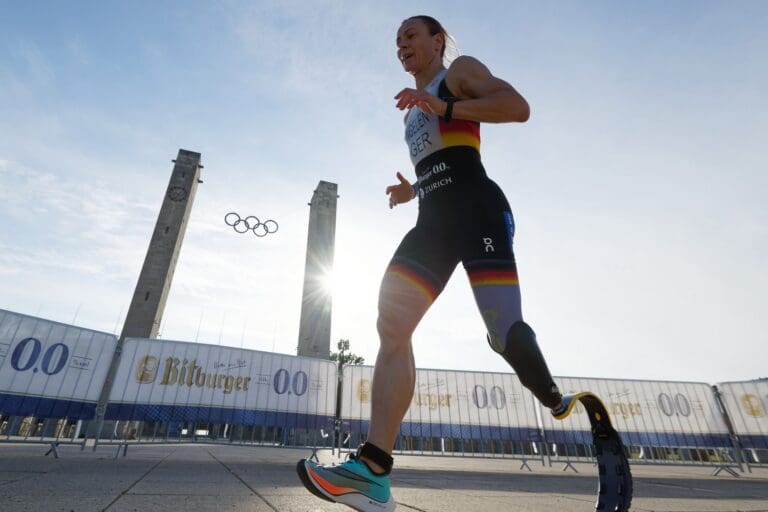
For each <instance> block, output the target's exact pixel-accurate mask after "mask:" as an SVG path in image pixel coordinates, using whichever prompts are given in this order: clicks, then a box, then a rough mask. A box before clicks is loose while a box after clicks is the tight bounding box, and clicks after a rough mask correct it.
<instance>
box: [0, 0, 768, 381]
mask: <svg viewBox="0 0 768 512" xmlns="http://www.w3.org/2000/svg"><path fill="white" fill-rule="evenodd" d="M414 14H430V15H432V16H434V17H436V18H437V19H439V20H440V21H441V22H442V23H443V24H444V26H445V27H446V29H447V30H448V31H449V32H450V33H451V34H452V35H453V37H454V38H455V39H456V41H457V43H458V48H459V50H460V52H461V53H462V54H465V55H471V56H474V57H476V58H478V59H480V60H481V61H482V62H483V63H485V64H486V65H487V66H488V67H489V69H490V70H491V72H492V73H493V74H494V75H495V76H498V77H500V78H502V79H504V80H506V81H508V82H510V83H511V84H512V85H513V86H514V87H515V88H516V89H517V90H518V91H519V92H520V93H521V94H523V96H524V97H525V98H526V99H527V100H528V102H529V104H530V105H531V119H530V120H529V121H528V122H527V123H524V124H501V125H491V124H484V125H483V126H482V127H481V138H482V149H481V151H482V157H483V162H484V165H485V167H486V169H487V171H488V173H489V175H490V176H491V177H492V178H493V179H494V180H495V181H496V182H497V183H498V184H499V185H500V186H501V188H502V189H503V190H504V191H505V193H506V195H507V197H508V200H509V202H510V203H511V205H512V209H513V212H514V215H515V221H516V227H517V231H516V236H515V252H516V258H517V262H518V270H519V273H520V282H521V288H522V294H523V312H524V315H525V318H526V320H527V321H528V323H529V324H531V326H532V327H533V328H534V329H535V330H536V332H537V335H538V339H539V343H540V346H541V348H542V350H543V352H544V354H545V356H546V358H547V360H548V363H549V366H550V369H551V371H552V373H553V374H554V375H561V376H579V377H606V378H630V379H654V380H656V379H657V380H684V381H702V382H708V383H716V382H724V381H730V380H746V379H753V378H759V377H766V376H768V371H766V361H768V329H766V327H765V323H766V320H768V314H766V311H767V310H768V308H767V306H768V300H767V299H766V290H768V266H767V265H766V262H767V261H768V260H767V259H766V254H768V201H766V200H765V195H766V191H767V190H768V166H767V165H766V164H767V163H768V157H766V151H765V148H766V141H768V116H766V113H768V95H766V93H765V91H768V59H766V58H765V56H766V54H768V31H766V30H765V27H766V26H768V3H766V2H761V1H740V2H728V1H719V2H711V1H683V0H681V1H677V2H666V1H629V2H610V1H584V2H566V1H557V2H552V1H528V2H507V1H503V2H502V1H482V0H480V1H475V2H469V3H468V2H455V1H446V0H441V1H425V2H412V1H411V2H405V1H400V0H396V1H392V2H373V1H355V2H352V1H330V0H328V1H259V2H244V1H243V2H236V1H206V2H196V1H183V2H182V1H175V2H172V1H151V2H150V1H131V2H98V1H79V2H67V3H63V2H41V1H35V0H32V1H29V2H10V1H5V2H0V308H4V309H9V310H12V311H16V312H20V313H25V314H29V315H33V316H39V317H42V318H47V319H51V320H56V321H61V322H65V323H72V324H75V325H79V326H82V327H87V328H91V329H97V330H102V331H106V332H111V333H117V334H119V331H120V329H121V327H122V322H123V320H124V318H125V314H126V312H127V308H128V304H129V302H130V299H131V296H132V294H133V289H134V287H135V285H136V280H137V278H138V275H139V271H140V270H141V265H142V263H143V260H144V256H145V253H146V250H147V246H148V243H149V240H150V237H151V234H152V230H153V228H154V223H155V220H156V218H157V213H158V212H159V208H160V205H161V203H162V200H163V195H164V192H165V189H166V187H167V183H168V179H169V177H170V173H171V171H172V169H173V164H172V162H171V160H172V159H174V158H175V157H176V154H177V152H178V150H179V149H180V148H183V149H187V150H190V151H196V152H200V153H201V154H202V163H203V165H204V169H203V171H202V179H203V181H204V183H202V184H201V185H200V186H199V188H198V191H197V196H196V198H195V203H194V207H193V211H192V214H191V217H190V222H189V225H188V228H187V232H186V236H185V238H184V244H183V247H182V250H181V253H180V257H179V261H178V264H177V267H176V272H175V275H174V279H173V285H172V288H171V292H170V295H169V297H168V302H167V307H166V309H165V314H164V317H163V322H162V324H161V329H160V337H162V338H165V339H174V340H182V341H193V342H195V341H197V342H206V343H214V344H222V345H227V346H235V347H245V348H252V349H257V350H266V351H272V352H279V353H286V354H295V352H296V346H297V340H298V327H299V315H300V307H301V292H302V283H303V273H304V258H305V250H306V242H307V222H308V218H309V207H308V205H307V203H308V202H309V200H310V199H311V197H312V192H313V190H314V189H315V187H316V186H317V184H318V182H319V181H320V180H325V181H331V182H334V183H337V184H338V187H339V196H340V197H339V199H338V213H337V225H336V230H337V231H336V252H335V262H334V276H333V281H334V289H333V322H332V333H331V340H332V345H333V344H335V342H336V341H337V340H338V339H341V338H344V339H349V340H350V343H351V348H352V351H353V352H355V353H357V354H359V355H362V356H363V357H364V358H365V360H366V362H367V363H371V364H372V363H373V362H374V360H375V356H376V351H377V349H378V338H377V334H376V329H375V323H376V314H377V313H376V303H377V293H378V285H379V282H380V280H381V277H382V275H383V272H384V269H385V268H386V265H387V263H388V261H389V259H390V258H391V256H392V253H393V252H394V250H395V248H396V247H397V245H398V244H399V242H400V240H401V238H402V236H403V235H404V234H405V233H406V232H407V231H408V230H409V229H410V228H411V227H412V226H413V224H414V223H415V220H416V214H417V205H416V203H415V202H412V203H409V204H406V205H402V206H399V207H397V208H395V209H393V210H390V209H388V207H387V197H386V195H385V193H384V189H385V188H386V186H387V185H390V184H393V183H396V180H395V172H396V171H402V172H403V173H404V174H405V175H406V176H408V177H409V178H410V179H411V180H413V179H414V173H413V169H412V166H411V164H410V160H409V157H408V152H407V148H406V145H405V143H404V140H403V136H404V129H403V114H402V112H400V111H399V110H397V109H396V108H395V101H394V100H393V97H394V95H395V94H396V93H397V92H398V91H399V90H401V89H402V88H404V87H411V86H413V78H412V77H411V76H410V75H408V74H407V73H405V72H404V71H403V70H402V68H401V66H400V64H399V63H398V61H397V59H396V54H395V53H396V47H395V33H396V31H397V28H398V27H399V24H400V22H401V21H402V20H403V19H405V18H407V17H409V16H411V15H414ZM232 211H234V212H239V213H241V214H243V215H256V216H258V217H259V218H261V219H274V220H276V221H277V222H278V223H279V226H280V228H279V231H278V233H276V234H274V235H269V236H267V237H264V238H255V237H253V236H246V235H238V234H236V233H234V232H233V231H232V229H231V228H229V227H227V226H226V225H225V223H224V216H225V214H226V213H228V212H232ZM413 343H414V354H415V358H416V363H417V366H418V367H421V368H445V369H459V370H482V371H509V367H508V366H507V365H506V363H505V362H504V361H503V359H501V357H499V356H498V355H497V354H495V353H494V352H493V351H492V350H491V349H490V348H489V347H488V345H487V343H486V341H485V330H484V327H483V323H482V321H481V318H480V315H479V313H478V312H477V310H476V307H475V304H474V300H473V297H472V294H471V290H470V287H469V283H468V280H467V277H466V275H465V273H464V271H463V269H462V268H461V267H459V268H457V270H456V271H455V272H454V275H453V277H452V279H451V281H450V283H449V285H448V286H447V288H446V289H445V291H444V292H443V294H442V295H441V296H440V297H439V298H438V300H437V302H436V303H435V304H434V305H433V306H432V308H431V310H430V311H429V312H428V314H427V316H426V318H425V319H424V321H423V322H422V324H421V325H420V326H419V328H418V329H417V331H416V333H415V335H414V339H413Z"/></svg>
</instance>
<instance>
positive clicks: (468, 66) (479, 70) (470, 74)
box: [445, 55, 490, 92]
mask: <svg viewBox="0 0 768 512" xmlns="http://www.w3.org/2000/svg"><path fill="white" fill-rule="evenodd" d="M489 74H490V71H489V70H488V68H487V67H486V66H485V64H483V63H482V62H480V60H478V59H476V58H475V57H472V56H470V55H460V56H459V57H456V59H455V60H454V61H453V62H451V65H450V66H449V67H448V72H447V73H446V74H445V84H446V86H448V88H449V89H450V90H451V91H454V92H459V91H461V90H462V87H461V84H462V83H464V82H465V81H466V80H470V79H473V78H477V77H481V76H486V75H489Z"/></svg>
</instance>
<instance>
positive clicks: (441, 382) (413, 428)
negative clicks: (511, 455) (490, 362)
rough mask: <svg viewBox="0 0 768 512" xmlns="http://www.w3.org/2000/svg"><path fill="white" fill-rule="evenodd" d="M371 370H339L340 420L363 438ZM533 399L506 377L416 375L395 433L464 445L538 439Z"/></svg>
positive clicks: (455, 373)
mask: <svg viewBox="0 0 768 512" xmlns="http://www.w3.org/2000/svg"><path fill="white" fill-rule="evenodd" d="M372 381H373V367H371V366H357V365H354V366H345V367H344V381H343V387H342V406H341V416H342V419H343V421H344V422H345V423H346V424H348V425H349V428H350V430H351V431H352V432H354V433H358V434H363V435H364V434H365V433H366V431H367V428H368V423H369V420H370V416H371V383H372ZM538 432H539V430H538V427H537V423H536V409H535V405H534V402H533V395H532V394H531V393H530V392H529V391H528V390H527V389H525V388H523V386H522V385H521V384H520V381H519V380H518V378H517V376H515V375H513V374H507V373H484V372H462V371H453V370H425V369H417V370H416V386H415V390H414V395H413V400H412V401H411V406H410V407H409V408H408V412H407V413H406V415H405V418H404V419H403V423H402V425H401V427H400V434H401V435H404V436H416V437H441V438H454V439H466V440H470V439H473V440H504V441H508V440H517V441H523V440H525V441H527V440H538V439H539V437H540V436H539V433H538Z"/></svg>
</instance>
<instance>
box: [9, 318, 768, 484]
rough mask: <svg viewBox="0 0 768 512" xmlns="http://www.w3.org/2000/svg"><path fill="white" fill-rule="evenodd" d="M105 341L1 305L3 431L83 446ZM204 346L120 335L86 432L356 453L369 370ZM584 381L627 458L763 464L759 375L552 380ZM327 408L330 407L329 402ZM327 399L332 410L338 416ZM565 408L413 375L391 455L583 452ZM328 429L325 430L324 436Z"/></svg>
mask: <svg viewBox="0 0 768 512" xmlns="http://www.w3.org/2000/svg"><path fill="white" fill-rule="evenodd" d="M116 344H117V340H116V338H115V337H114V336H112V335H109V334H106V333H102V332H97V331H93V330H89V329H83V328H80V327H76V326H72V325H66V324H62V323H59V322H52V321H49V320H44V319H40V318H35V317H31V316H27V315H22V314H18V313H13V312H10V311H5V310H0V441H5V442H19V441H22V442H38V443H49V444H51V450H49V453H50V451H53V453H54V455H58V453H57V451H56V447H57V446H58V444H60V443H79V444H81V445H83V446H85V442H86V441H87V439H86V435H87V432H88V430H87V427H88V426H89V422H91V421H92V420H93V418H94V415H95V410H96V404H97V401H98V398H99V395H100V392H101V390H102V387H103V385H104V381H105V378H106V373H107V369H108V367H109V364H110V361H111V358H112V354H113V353H114V351H115V347H116ZM337 377H338V376H337V372H336V366H335V364H334V363H333V362H330V361H326V360H319V359H312V358H302V357H296V356H289V355H284V354H273V353H268V352H259V351H254V350H244V349H236V348H232V347H222V346H217V345H207V344H202V343H189V342H180V341H167V340H150V339H134V338H131V339H128V340H126V342H125V346H124V349H123V353H122V354H121V358H120V364H119V366H118V371H117V374H116V376H115V380H114V385H113V387H112V392H111V394H110V397H109V403H108V406H107V409H106V419H107V420H108V421H107V422H106V423H105V426H104V429H103V430H102V432H101V433H95V435H96V437H97V438H98V439H97V441H96V442H98V440H99V439H100V440H102V442H108V443H116V444H118V446H127V444H128V443H133V442H136V443H169V442H209V443H237V444H256V445H262V446H265V445H266V446H307V447H313V448H315V449H316V448H318V447H332V446H334V445H335V446H338V447H339V448H342V447H344V448H348V449H354V447H356V446H357V445H358V444H359V443H361V442H363V441H364V439H365V437H366V434H367V429H368V423H369V419H370V412H371V403H370V401H371V383H372V380H373V367H371V366H346V367H345V368H344V371H343V380H342V382H341V385H342V388H341V392H340V393H337ZM556 380H557V381H558V383H559V384H560V386H561V389H562V391H564V392H566V393H568V392H576V391H583V390H589V391H592V392H594V393H596V394H597V395H598V396H600V397H601V398H602V399H603V401H604V402H605V404H606V406H607V407H608V409H609V410H610V412H611V414H612V419H613V421H614V423H615V426H616V427H617V429H618V430H619V431H620V433H621V435H622V438H623V441H624V443H625V445H626V446H627V448H628V451H629V456H630V457H631V460H632V462H633V463H652V464H708V465H712V466H717V467H718V468H719V469H718V471H719V470H720V469H726V470H728V471H731V469H730V468H731V467H732V466H735V465H739V467H741V461H742V460H746V461H747V462H748V463H749V464H759V465H765V464H766V462H767V461H768V415H766V410H768V381H750V382H730V383H722V384H719V385H718V386H716V387H714V388H712V387H710V386H709V385H708V384H704V383H692V382H674V381H639V380H618V379H583V378H573V377H560V378H557V379H556ZM337 402H339V403H337ZM337 405H338V406H339V408H340V412H341V415H340V417H339V419H337V418H336V416H337V413H338V410H337ZM579 407H580V406H578V405H577V410H576V411H575V412H574V413H573V414H571V416H570V417H569V418H567V419H566V420H565V421H554V420H553V419H552V418H551V416H550V414H549V411H548V410H545V409H541V408H540V406H539V405H538V403H537V402H536V401H535V399H534V397H533V396H532V394H531V393H530V392H529V391H528V390H527V389H525V388H524V387H523V386H522V385H521V384H520V381H519V380H518V378H517V377H516V376H515V375H514V374H510V373H488V372H467V371H452V370H429V369H419V370H417V372H416V388H415V393H414V397H413V400H412V402H411V405H410V407H409V409H408V412H407V414H406V417H405V419H404V421H403V423H402V425H401V427H400V432H399V435H398V437H397V442H396V445H395V451H396V452H397V453H402V454H405V453H407V454H425V455H426V454H428V455H453V456H456V455H458V456H479V457H504V458H516V459H522V460H523V466H522V467H526V466H527V467H528V469H531V468H530V466H528V465H527V460H529V459H538V460H540V461H541V462H542V463H546V462H547V461H548V462H549V463H550V464H551V463H552V462H553V461H554V462H562V463H564V464H565V465H566V466H565V467H566V468H567V467H568V466H569V465H570V466H571V467H573V466H572V465H571V462H572V461H576V460H581V459H584V460H592V456H593V453H592V442H591V433H590V428H589V423H588V420H587V418H586V416H585V415H584V414H583V413H582V411H580V410H578V408H579ZM334 432H335V434H334Z"/></svg>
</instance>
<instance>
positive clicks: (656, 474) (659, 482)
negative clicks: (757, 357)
mask: <svg viewBox="0 0 768 512" xmlns="http://www.w3.org/2000/svg"><path fill="white" fill-rule="evenodd" d="M47 450H48V446H46V445H20V444H0V511H14V512H15V511H64V512H69V511H76V512H81V511H83V512H85V511H102V510H106V511H110V512H118V511H119V512H135V511H141V512H154V511H158V512H159V511H162V512H177V511H178V512H199V511H208V510H210V511H216V512H218V511H238V512H240V511H242V512H245V511H259V512H260V511H265V512H269V511H280V512H283V511H286V512H287V511H296V512H299V511H329V512H330V511H339V512H342V511H344V510H350V509H348V508H346V507H342V506H340V505H335V504H331V503H328V502H325V501H321V500H318V499H317V498H315V497H314V496H312V495H310V494H309V493H308V492H307V491H306V490H305V489H304V488H303V487H302V486H301V484H300V482H299V479H298V477H297V476H296V473H295V471H294V466H295V464H296V461H297V460H298V459H300V458H302V457H307V456H309V455H310V453H311V451H310V450H309V449H292V448H265V447H257V448H254V447H238V446H220V445H172V446H167V445H166V446H162V445H158V446H149V445H141V446H131V447H130V448H129V449H128V451H127V456H125V457H123V456H120V457H118V458H117V459H115V454H116V448H115V447H114V446H105V445H101V446H99V448H98V449H97V450H96V451H95V452H94V451H92V450H91V449H90V448H87V449H86V450H84V451H81V450H80V447H79V446H60V447H59V455H60V457H59V458H58V459H56V458H54V457H52V456H47V457H46V456H45V455H44V454H45V452H46V451H47ZM319 456H320V460H321V462H326V463H330V462H338V459H337V458H336V457H335V456H333V455H332V454H331V452H330V451H327V450H326V451H321V452H320V453H319ZM395 460H396V462H395V463H396V469H395V472H394V473H393V478H392V480H393V490H394V495H395V499H396V500H397V503H398V510H402V511H409V510H416V511H429V512H433V511H434V512H453V511H462V512H463V511H497V510H498V511H524V512H545V511H546V512H553V511H573V512H578V511H584V512H588V511H591V510H594V501H595V497H594V495H595V489H596V485H597V483H596V473H595V472H596V469H595V467H594V466H593V465H592V464H576V468H577V469H578V473H574V472H573V471H570V470H569V471H567V472H563V471H562V470H561V468H562V465H560V466H553V467H546V466H543V465H542V464H541V463H540V462H538V461H537V462H529V464H530V465H531V468H532V469H533V471H532V472H529V471H527V470H524V469H523V470H521V469H520V461H515V460H504V459H480V458H469V457H463V458H447V457H446V458H441V457H422V456H409V457H405V456H401V457H397V458H396V459H395ZM632 471H633V474H634V475H635V495H634V500H633V504H632V505H633V506H632V510H635V511H643V512H646V511H656V512H687V511H711V512H714V511H751V512H757V511H768V469H765V468H758V469H753V471H752V472H751V473H748V472H746V473H743V474H742V475H741V477H740V478H734V477H733V476H730V475H728V474H727V473H725V472H722V473H720V474H719V475H718V476H711V473H712V468H711V467H682V466H645V465H642V466H641V465H636V466H633V468H632Z"/></svg>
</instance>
